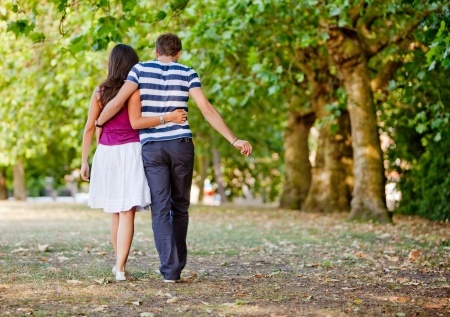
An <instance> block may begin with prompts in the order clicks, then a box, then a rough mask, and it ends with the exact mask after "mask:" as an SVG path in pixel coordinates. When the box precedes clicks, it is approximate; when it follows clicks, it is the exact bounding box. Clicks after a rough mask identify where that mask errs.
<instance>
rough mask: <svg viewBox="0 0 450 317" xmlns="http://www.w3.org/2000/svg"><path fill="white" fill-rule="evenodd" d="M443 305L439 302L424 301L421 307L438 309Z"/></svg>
mask: <svg viewBox="0 0 450 317" xmlns="http://www.w3.org/2000/svg"><path fill="white" fill-rule="evenodd" d="M442 306H443V304H441V303H425V304H423V307H425V308H430V309H440V308H441V307H442Z"/></svg>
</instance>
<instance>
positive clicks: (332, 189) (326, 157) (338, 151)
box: [302, 111, 353, 213]
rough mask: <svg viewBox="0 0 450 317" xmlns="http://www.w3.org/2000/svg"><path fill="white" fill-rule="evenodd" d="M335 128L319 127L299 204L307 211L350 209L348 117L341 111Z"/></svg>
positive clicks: (351, 164) (350, 151)
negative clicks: (307, 181) (304, 193)
mask: <svg viewBox="0 0 450 317" xmlns="http://www.w3.org/2000/svg"><path fill="white" fill-rule="evenodd" d="M338 125H339V130H338V132H337V133H334V134H333V133H331V132H330V126H329V125H324V126H322V128H321V129H320V130H319V142H318V148H317V152H316V160H315V165H314V167H313V169H312V182H311V187H310V189H309V192H308V197H307V198H306V201H305V205H304V207H303V208H302V209H303V210H305V211H308V212H324V213H332V212H348V211H350V201H351V198H352V197H351V192H352V189H353V158H352V147H351V137H350V120H349V116H348V113H347V112H346V111H344V112H343V113H342V114H341V116H340V117H339V119H338Z"/></svg>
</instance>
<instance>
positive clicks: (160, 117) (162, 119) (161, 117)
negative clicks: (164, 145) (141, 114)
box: [159, 114, 166, 124]
mask: <svg viewBox="0 0 450 317" xmlns="http://www.w3.org/2000/svg"><path fill="white" fill-rule="evenodd" d="M159 122H161V124H164V122H166V121H165V120H164V116H163V115H162V114H161V115H160V116H159Z"/></svg>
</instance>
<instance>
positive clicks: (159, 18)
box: [155, 10, 167, 21]
mask: <svg viewBox="0 0 450 317" xmlns="http://www.w3.org/2000/svg"><path fill="white" fill-rule="evenodd" d="M166 16H167V13H166V12H165V11H162V10H161V11H158V13H156V17H155V18H156V21H162V20H164V19H165V18H166Z"/></svg>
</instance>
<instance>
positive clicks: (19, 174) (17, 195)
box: [13, 160, 27, 200]
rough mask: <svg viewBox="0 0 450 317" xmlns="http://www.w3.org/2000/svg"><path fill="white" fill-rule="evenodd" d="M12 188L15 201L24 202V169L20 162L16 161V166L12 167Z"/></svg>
mask: <svg viewBox="0 0 450 317" xmlns="http://www.w3.org/2000/svg"><path fill="white" fill-rule="evenodd" d="M13 187H14V199H15V200H25V199H26V198H27V188H26V185H25V169H24V166H23V161H22V160H19V161H17V163H16V165H14V166H13Z"/></svg>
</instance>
